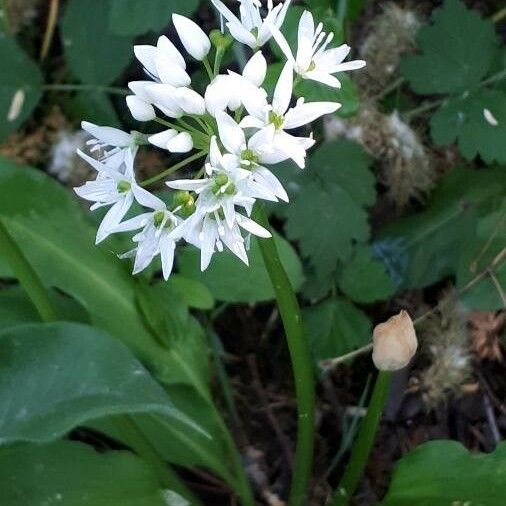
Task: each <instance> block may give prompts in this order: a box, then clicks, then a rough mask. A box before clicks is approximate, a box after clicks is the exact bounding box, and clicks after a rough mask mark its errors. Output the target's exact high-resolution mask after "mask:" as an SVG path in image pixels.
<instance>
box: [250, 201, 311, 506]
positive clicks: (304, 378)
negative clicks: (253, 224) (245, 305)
mask: <svg viewBox="0 0 506 506" xmlns="http://www.w3.org/2000/svg"><path fill="white" fill-rule="evenodd" d="M255 216H256V219H257V221H258V222H259V223H260V225H262V226H263V227H265V228H267V229H269V228H270V227H269V221H268V219H267V216H266V214H265V210H264V208H263V207H262V206H261V205H258V206H257V208H256V211H255ZM258 243H259V246H260V251H261V253H262V257H263V260H264V263H265V266H266V268H267V272H268V273H269V277H270V279H271V283H272V286H273V288H274V293H275V295H276V301H277V304H278V308H279V313H280V315H281V319H282V321H283V326H284V328H285V333H286V340H287V344H288V349H289V352H290V358H291V361H292V367H293V376H294V380H295V393H296V397H297V409H298V427H297V448H296V453H295V462H294V467H293V476H292V486H291V490H290V497H289V501H288V504H289V506H301V505H303V504H306V494H307V488H308V485H309V478H310V475H311V469H312V464H313V445H314V432H315V423H314V411H315V393H314V377H313V366H312V361H311V353H310V350H309V344H308V341H307V338H306V335H305V332H304V327H303V324H302V316H301V311H300V307H299V303H298V302H297V297H296V296H295V293H294V291H293V288H292V285H291V283H290V280H289V279H288V276H287V274H286V272H285V269H284V268H283V265H282V264H281V260H280V258H279V254H278V251H277V248H276V243H275V242H274V238H270V239H259V240H258Z"/></svg>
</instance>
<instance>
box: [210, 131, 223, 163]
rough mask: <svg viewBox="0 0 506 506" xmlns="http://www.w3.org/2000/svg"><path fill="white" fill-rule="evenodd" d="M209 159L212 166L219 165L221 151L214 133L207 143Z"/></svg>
mask: <svg viewBox="0 0 506 506" xmlns="http://www.w3.org/2000/svg"><path fill="white" fill-rule="evenodd" d="M209 160H210V162H211V166H212V167H220V166H221V151H220V148H219V147H218V142H217V141H216V135H213V136H212V137H211V142H210V143H209Z"/></svg>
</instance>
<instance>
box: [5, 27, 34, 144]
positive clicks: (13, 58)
mask: <svg viewBox="0 0 506 506" xmlns="http://www.w3.org/2000/svg"><path fill="white" fill-rule="evenodd" d="M0 62H2V64H1V65H0V117H1V118H2V119H1V121H0V141H1V140H3V139H4V138H5V137H6V136H7V135H8V134H9V133H10V132H12V131H14V130H16V129H17V128H18V127H19V126H20V125H21V124H22V123H23V121H25V120H26V119H27V118H28V117H29V116H30V114H31V113H32V111H33V109H34V108H35V106H36V105H37V103H38V101H39V99H40V97H41V95H42V89H41V86H42V74H41V73H40V70H39V68H38V67H37V66H36V65H35V63H33V62H32V60H30V59H29V58H28V56H26V54H25V53H24V51H23V50H22V49H21V48H20V47H19V46H18V45H17V44H16V41H15V40H14V39H13V38H12V37H9V36H8V35H5V34H3V33H0Z"/></svg>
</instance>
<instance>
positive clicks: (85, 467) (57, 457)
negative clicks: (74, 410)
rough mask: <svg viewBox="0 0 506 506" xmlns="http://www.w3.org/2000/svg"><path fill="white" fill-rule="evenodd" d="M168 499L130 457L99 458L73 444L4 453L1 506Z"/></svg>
mask: <svg viewBox="0 0 506 506" xmlns="http://www.w3.org/2000/svg"><path fill="white" fill-rule="evenodd" d="M163 494H164V492H163V491H162V490H160V488H159V485H158V482H157V479H156V477H155V476H154V474H153V473H152V471H151V470H150V468H149V467H148V465H147V464H145V463H144V462H143V461H142V460H140V459H139V458H138V457H136V456H135V455H133V454H132V453H129V452H125V451H121V452H119V451H111V452H106V453H98V452H97V451H95V450H94V449H93V448H92V447H90V446H88V445H85V444H83V443H78V442H71V441H59V442H56V443H52V444H49V445H42V446H38V445H20V446H14V447H12V448H6V449H2V450H0V504H2V506H36V505H40V506H50V505H57V504H61V505H62V506H89V505H91V504H93V506H166V505H167V503H166V502H165V500H164V496H163Z"/></svg>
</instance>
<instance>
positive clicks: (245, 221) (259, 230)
mask: <svg viewBox="0 0 506 506" xmlns="http://www.w3.org/2000/svg"><path fill="white" fill-rule="evenodd" d="M237 223H238V224H239V226H240V227H241V228H244V230H247V231H248V232H249V233H250V234H253V235H256V236H257V237H263V238H265V239H267V238H269V237H272V235H271V233H270V232H269V231H268V230H267V229H265V228H264V227H262V226H261V225H259V224H258V223H257V222H256V221H253V220H252V219H250V218H247V217H246V216H242V215H238V216H237Z"/></svg>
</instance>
